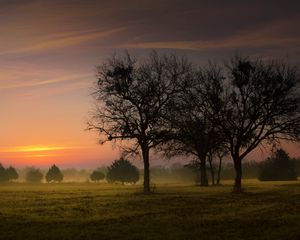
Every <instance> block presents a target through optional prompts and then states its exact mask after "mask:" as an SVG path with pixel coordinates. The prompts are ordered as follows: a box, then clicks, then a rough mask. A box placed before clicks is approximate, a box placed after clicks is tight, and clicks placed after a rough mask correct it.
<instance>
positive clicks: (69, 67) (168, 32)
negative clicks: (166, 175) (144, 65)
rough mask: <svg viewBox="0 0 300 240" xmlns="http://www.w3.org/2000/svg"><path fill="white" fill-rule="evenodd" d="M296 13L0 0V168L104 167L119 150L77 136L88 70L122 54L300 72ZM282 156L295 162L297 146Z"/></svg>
mask: <svg viewBox="0 0 300 240" xmlns="http://www.w3.org/2000/svg"><path fill="white" fill-rule="evenodd" d="M299 12H300V2H299V1H288V0H285V1H281V0H278V1H267V0H266V1H263V0H260V1H259V0H251V1H250V0H249V1H248V0H243V1H240V0H239V1H230V0H228V1H221V0H220V1H214V0H210V1H202V0H198V1H196V0H195V1H191V0H181V1H179V0H149V1H146V0H119V1H117V0H98V1H92V0H85V1H80V0H68V1H67V0H43V1H37V0H22V1H19V0H0V33H1V37H0V162H1V163H2V164H3V165H5V166H8V165H13V166H16V167H25V166H32V165H34V166H38V167H48V166H49V165H51V164H53V163H56V164H57V165H59V166H61V167H63V168H69V167H75V168H93V167H96V166H101V165H105V164H106V165H107V164H109V163H111V162H112V161H113V160H115V159H117V158H118V157H119V154H120V152H119V150H118V149H117V148H114V149H113V148H112V146H111V145H110V144H109V143H108V144H105V145H99V144H98V142H97V134H96V133H91V132H88V131H85V128H86V121H87V118H88V114H89V111H90V110H91V107H92V102H93V100H92V97H91V89H92V86H93V83H94V81H95V79H96V70H95V69H96V66H97V65H99V64H101V63H103V61H105V59H107V58H108V57H109V56H111V55H112V54H114V53H116V52H117V53H118V52H122V51H124V49H128V50H129V52H130V53H132V54H133V55H136V56H137V57H138V58H143V56H145V55H147V54H148V53H149V52H150V51H151V50H152V49H157V50H158V51H159V52H175V53H177V54H179V55H184V56H186V57H188V58H190V59H191V60H192V61H194V62H197V63H200V64H201V63H205V62H207V60H208V59H211V60H220V61H223V60H224V59H226V58H228V57H229V56H230V55H233V54H234V53H235V52H236V51H239V52H241V53H242V54H246V55H249V56H251V57H263V58H285V59H287V60H288V61H289V62H291V63H293V64H298V65H299V63H300V31H299V23H300V14H299ZM284 147H285V148H286V149H287V150H288V151H289V153H290V154H291V155H292V156H300V151H299V150H298V149H299V146H297V145H295V144H285V145H284ZM266 156H267V152H265V151H260V150H258V151H256V152H255V153H253V154H252V155H251V156H250V157H252V158H255V159H263V158H265V157H266ZM155 161H156V163H158V162H159V160H155Z"/></svg>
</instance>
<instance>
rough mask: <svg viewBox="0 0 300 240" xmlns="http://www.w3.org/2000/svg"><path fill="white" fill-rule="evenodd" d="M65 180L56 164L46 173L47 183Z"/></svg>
mask: <svg viewBox="0 0 300 240" xmlns="http://www.w3.org/2000/svg"><path fill="white" fill-rule="evenodd" d="M63 178H64V175H63V174H62V173H61V171H60V169H59V168H58V167H57V166H56V165H55V164H54V165H53V166H52V167H51V168H49V170H48V172H47V173H46V181H47V182H61V181H62V180H63Z"/></svg>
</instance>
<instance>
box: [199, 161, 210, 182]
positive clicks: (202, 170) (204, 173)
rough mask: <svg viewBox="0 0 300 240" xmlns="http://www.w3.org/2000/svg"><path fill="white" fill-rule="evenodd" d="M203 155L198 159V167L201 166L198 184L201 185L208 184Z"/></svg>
mask: <svg viewBox="0 0 300 240" xmlns="http://www.w3.org/2000/svg"><path fill="white" fill-rule="evenodd" d="M205 160H206V159H205V157H203V158H201V159H200V167H201V179H200V185H201V186H208V179H207V174H206V161H205Z"/></svg>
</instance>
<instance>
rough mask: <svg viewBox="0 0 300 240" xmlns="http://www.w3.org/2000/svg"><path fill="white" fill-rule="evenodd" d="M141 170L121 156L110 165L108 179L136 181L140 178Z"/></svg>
mask: <svg viewBox="0 0 300 240" xmlns="http://www.w3.org/2000/svg"><path fill="white" fill-rule="evenodd" d="M139 178H140V177H139V171H138V169H137V167H136V166H134V165H132V164H131V162H129V161H128V160H126V159H124V158H121V159H120V160H116V161H114V162H113V164H112V165H111V166H110V167H108V171H107V175H106V179H107V181H108V182H121V183H122V184H124V183H136V182H137V181H138V180H139Z"/></svg>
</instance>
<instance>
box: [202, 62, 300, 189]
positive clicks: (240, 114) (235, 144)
mask: <svg viewBox="0 0 300 240" xmlns="http://www.w3.org/2000/svg"><path fill="white" fill-rule="evenodd" d="M225 74H226V75H225V76H226V77H225V78H220V79H219V80H218V82H219V83H218V84H219V85H220V86H222V89H223V90H222V91H220V92H215V93H213V94H210V93H208V94H207V99H208V102H210V107H209V108H207V109H209V110H210V111H212V112H211V116H212V119H213V121H215V123H216V124H217V125H218V126H219V129H220V131H221V132H222V133H223V134H224V136H225V138H226V142H227V147H228V150H229V152H230V155H231V157H232V159H233V162H234V167H235V171H236V178H235V185H234V189H235V191H237V192H241V191H242V185H241V179H242V160H243V159H244V158H245V157H246V156H247V155H248V154H249V153H250V152H251V151H253V150H254V149H255V148H257V147H258V146H259V145H261V144H276V143H278V142H279V141H280V140H289V141H298V140H299V133H300V89H299V86H300V85H299V84H300V75H299V71H298V69H297V68H296V67H293V66H290V65H289V64H287V63H285V62H282V61H281V62H279V61H268V62H265V61H262V60H261V59H258V60H255V61H251V60H249V59H248V58H245V57H241V56H236V57H234V58H233V59H232V61H231V62H230V64H228V66H227V71H226V73H225ZM220 102H221V104H220Z"/></svg>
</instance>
